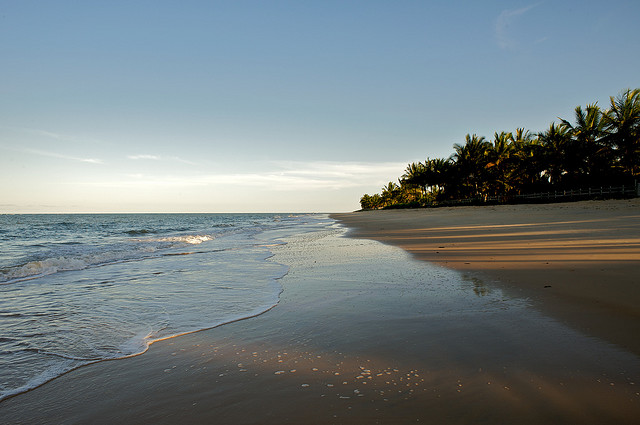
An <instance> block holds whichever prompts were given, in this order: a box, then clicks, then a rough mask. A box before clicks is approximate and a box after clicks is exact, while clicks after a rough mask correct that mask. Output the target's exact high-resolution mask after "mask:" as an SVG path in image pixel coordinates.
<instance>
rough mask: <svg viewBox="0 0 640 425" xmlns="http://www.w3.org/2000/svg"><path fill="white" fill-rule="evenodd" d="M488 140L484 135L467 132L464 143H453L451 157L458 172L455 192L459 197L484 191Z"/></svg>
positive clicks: (475, 194) (479, 193)
mask: <svg viewBox="0 0 640 425" xmlns="http://www.w3.org/2000/svg"><path fill="white" fill-rule="evenodd" d="M489 145H490V144H489V142H487V141H486V140H485V138H484V137H478V136H477V135H475V134H474V135H473V136H471V135H469V134H467V135H466V137H465V144H464V145H459V144H457V143H456V144H455V145H453V149H454V150H455V153H454V154H453V155H452V159H453V161H454V162H455V165H456V172H457V174H458V176H457V178H458V183H459V186H458V187H457V190H456V191H457V192H458V193H459V194H460V195H462V196H461V197H463V198H464V197H468V196H474V197H475V196H480V195H482V194H483V193H484V192H485V187H484V186H485V185H484V183H485V182H486V179H485V174H486V173H485V169H486V166H487V151H488V148H489Z"/></svg>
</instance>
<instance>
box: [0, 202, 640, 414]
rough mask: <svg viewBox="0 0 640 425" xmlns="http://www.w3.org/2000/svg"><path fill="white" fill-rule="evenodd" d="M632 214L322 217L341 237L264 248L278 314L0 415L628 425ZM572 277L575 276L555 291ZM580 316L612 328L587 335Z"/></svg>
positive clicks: (560, 208) (463, 211) (318, 233)
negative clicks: (276, 289) (273, 274)
mask: <svg viewBox="0 0 640 425" xmlns="http://www.w3.org/2000/svg"><path fill="white" fill-rule="evenodd" d="M638 205H639V204H638V202H637V200H632V201H613V202H602V203H576V204H558V205H552V206H547V205H536V206H505V207H485V208H484V209H482V208H476V207H462V208H459V209H458V208H456V209H438V210H419V211H418V210H416V211H375V212H363V213H352V214H346V215H334V216H333V217H335V218H336V219H337V220H338V222H339V223H343V224H346V225H347V226H348V227H349V229H351V230H348V229H346V228H345V227H343V226H342V225H337V224H333V225H329V226H327V227H326V228H324V229H322V230H317V229H315V230H312V231H307V232H302V233H299V234H296V235H293V236H291V235H288V236H286V237H283V238H282V241H283V242H286V244H278V245H277V246H274V247H273V248H272V252H273V257H271V258H270V259H269V261H273V262H274V263H276V264H285V265H287V266H288V267H289V271H288V273H287V274H286V275H284V276H283V277H282V278H280V279H279V283H280V284H281V285H282V293H281V294H280V301H279V303H278V304H277V305H276V306H275V307H273V308H271V309H270V310H268V311H267V312H265V313H264V314H261V315H258V316H256V317H251V318H247V319H244V320H239V321H236V322H233V323H228V324H225V325H222V326H218V327H215V328H213V329H208V330H203V331H200V332H195V333H191V334H188V335H183V336H179V337H176V338H170V339H166V340H162V341H158V342H155V343H154V344H153V345H151V347H150V349H149V350H148V351H147V352H145V353H144V354H142V355H139V356H135V357H132V358H127V359H120V360H111V361H102V362H98V363H94V364H91V365H87V366H84V367H81V368H79V369H76V370H74V371H71V372H69V373H66V374H64V375H63V376H61V377H59V378H57V379H55V380H53V381H50V382H49V383H47V384H45V385H42V386H40V387H38V388H36V389H34V390H32V391H29V392H26V393H23V394H20V395H18V396H15V397H12V398H8V399H6V400H4V401H3V402H1V403H0V417H1V418H2V422H3V423H7V424H14V423H25V424H26V423H29V424H32V423H60V424H63V423H114V422H120V423H178V422H179V423H223V424H265V423H274V424H275V423H278V424H282V423H289V424H298V423H318V424H320V423H322V424H326V423H336V424H341V423H345V424H360V423H362V424H371V423H383V424H397V423H433V424H468V423H475V424H496V423H520V424H541V423H556V424H562V423H566V424H573V423H587V424H589V423H592V424H614V423H615V424H621V423H622V424H624V423H628V424H632V423H637V422H638V420H639V419H640V387H639V385H640V357H639V356H638V351H637V350H636V348H637V347H635V346H634V344H633V341H632V340H633V338H634V337H635V336H636V335H638V333H637V332H635V330H634V329H636V328H635V326H637V322H638V320H637V319H638V316H637V311H638V310H637V307H634V306H637V304H635V303H634V298H633V297H636V299H637V296H638V293H637V290H634V288H635V287H634V285H633V282H634V281H636V282H637V277H638V270H639V268H638V267H637V266H638V262H639V259H640V257H639V256H638V251H637V250H638V249H639V246H638V228H639V227H640V226H638V223H639V222H638V221H639V220H640V214H639V209H638ZM570 216H571V218H570ZM616 229H617V230H616ZM276 237H277V235H275V234H271V235H267V236H266V237H265V238H266V239H268V240H272V239H274V238H276ZM374 239H375V240H374ZM379 241H382V242H385V243H380V242H379ZM525 241H527V242H525ZM527 243H528V245H527ZM523 244H524V245H523ZM393 245H399V246H401V247H402V248H404V249H401V248H398V247H396V246H393ZM518 247H520V248H518ZM549 247H553V248H549ZM447 249H448V250H449V251H448V252H447ZM519 249H520V250H519ZM549 249H551V253H550V254H546V252H547V251H548V250H549ZM536 253H537V254H536ZM536 255H537V256H536ZM416 257H417V258H416ZM422 260H428V261H422ZM467 263H468V264H467ZM546 263H549V264H548V265H547V264H546ZM543 266H549V267H547V268H544V267H543ZM567 267H570V268H569V269H567ZM596 269H597V270H598V271H597V272H596V271H595V270H596ZM534 273H535V274H536V276H537V278H534V276H533V274H534ZM573 273H575V275H576V276H581V278H580V279H579V280H578V281H567V279H568V277H567V276H573ZM597 273H602V275H599V274H597ZM583 276H586V277H590V278H591V279H590V280H585V281H584V285H585V287H586V288H587V289H585V292H584V294H585V295H575V296H572V294H575V292H576V291H575V290H573V291H572V288H575V287H578V286H579V287H580V288H581V287H582V286H580V285H582V284H583ZM598 276H606V278H607V282H610V283H609V286H608V287H610V288H611V289H612V291H611V293H609V292H607V291H605V289H607V287H605V288H603V287H602V286H601V285H602V283H599V282H600V278H599V277H598ZM586 277H585V278H584V279H587V278H586ZM609 279H611V280H609ZM569 285H573V286H572V287H569ZM597 290H602V291H603V292H604V293H602V294H601V296H598V292H597ZM616 291H620V292H616ZM627 291H628V292H627ZM578 292H579V291H578ZM620 293H623V294H624V295H620ZM616 294H617V295H616ZM549 300H552V301H553V302H551V301H549ZM547 302H548V304H549V305H547ZM562 306H566V308H567V309H569V313H570V314H568V315H563V314H560V312H561V310H562V308H561V307H562ZM581 314H582V315H585V316H595V317H596V319H601V320H602V322H603V323H608V324H613V323H622V324H626V326H625V327H624V328H623V329H618V333H617V334H616V333H615V332H614V331H613V330H611V329H609V330H610V331H611V334H610V335H608V334H606V332H605V331H606V330H607V329H606V328H604V329H594V330H593V331H590V329H587V326H590V323H591V321H589V320H587V319H585V318H580V315H581ZM578 318H580V320H578ZM607 335H608V336H609V337H607Z"/></svg>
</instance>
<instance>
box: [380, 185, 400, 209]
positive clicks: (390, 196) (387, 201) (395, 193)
mask: <svg viewBox="0 0 640 425" xmlns="http://www.w3.org/2000/svg"><path fill="white" fill-rule="evenodd" d="M381 198H382V204H383V207H388V206H390V205H394V204H398V203H400V199H399V198H400V186H398V185H397V184H395V183H394V182H389V183H388V184H387V185H386V186H384V187H383V188H382V196H381Z"/></svg>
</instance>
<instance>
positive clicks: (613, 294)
mask: <svg viewBox="0 0 640 425" xmlns="http://www.w3.org/2000/svg"><path fill="white" fill-rule="evenodd" d="M333 217H334V218H336V219H338V220H340V221H341V222H342V223H344V224H346V225H347V226H349V227H351V228H352V229H353V233H352V234H353V236H355V237H366V238H372V239H375V240H378V241H382V242H385V243H389V244H393V245H397V246H400V247H402V248H404V249H405V250H407V251H409V252H410V253H412V254H414V255H415V256H416V257H417V258H419V259H422V260H426V261H431V262H434V263H437V264H441V265H444V266H446V267H450V268H454V269H456V270H461V271H464V272H469V273H473V275H475V276H478V277H482V278H483V279H484V280H485V281H491V282H494V283H495V284H497V285H500V286H501V287H502V288H505V289H507V290H508V291H510V292H511V293H513V294H516V295H518V296H523V297H528V298H530V299H531V300H533V301H534V303H535V306H536V307H537V308H539V309H542V310H543V311H545V312H546V313H549V314H552V315H553V316H554V317H556V318H558V319H560V320H563V321H565V322H566V323H568V324H571V325H572V326H574V327H576V328H577V329H579V330H581V331H583V332H587V333H591V334H593V335H596V336H598V337H601V338H604V339H606V340H608V341H610V342H613V343H616V344H619V345H621V346H623V347H625V348H627V349H630V350H632V351H633V352H635V353H636V354H640V338H638V337H637V336H638V335H640V199H637V198H636V199H631V200H609V201H585V202H575V203H562V204H542V205H504V206H491V207H456V208H438V209H422V210H391V211H368V212H357V213H352V214H337V215H334V216H333Z"/></svg>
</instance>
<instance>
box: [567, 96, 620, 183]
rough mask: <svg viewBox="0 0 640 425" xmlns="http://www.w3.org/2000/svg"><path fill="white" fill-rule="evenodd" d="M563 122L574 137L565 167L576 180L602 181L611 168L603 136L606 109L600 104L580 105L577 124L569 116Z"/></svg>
mask: <svg viewBox="0 0 640 425" xmlns="http://www.w3.org/2000/svg"><path fill="white" fill-rule="evenodd" d="M562 124H563V125H564V126H565V127H567V129H568V130H569V131H570V132H571V135H572V141H571V143H570V146H569V150H570V151H571V155H569V156H568V157H567V158H566V159H567V163H566V167H567V170H568V173H569V174H572V175H573V176H574V180H575V182H576V183H577V182H585V181H586V182H589V180H596V181H599V180H600V179H602V178H603V177H604V175H605V174H607V168H610V167H609V165H610V155H609V153H610V149H608V148H607V146H606V145H604V144H603V143H602V142H601V139H602V137H603V136H604V120H603V113H602V111H601V110H600V107H598V105H597V104H595V103H594V104H589V105H587V107H586V109H585V110H583V109H582V107H580V106H577V107H576V109H575V125H572V124H571V123H570V122H569V121H567V120H562Z"/></svg>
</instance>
